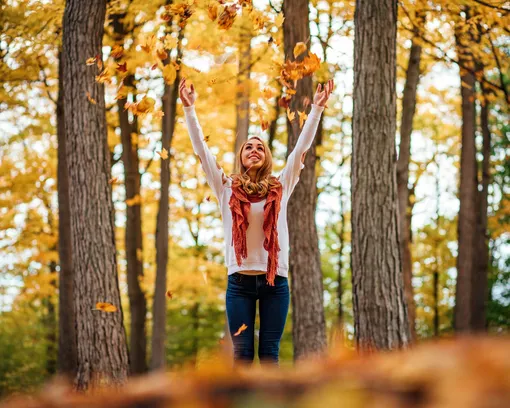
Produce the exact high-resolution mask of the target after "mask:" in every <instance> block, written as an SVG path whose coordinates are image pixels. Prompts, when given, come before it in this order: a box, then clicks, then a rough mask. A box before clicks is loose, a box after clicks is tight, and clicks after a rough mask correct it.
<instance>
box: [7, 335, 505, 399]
mask: <svg viewBox="0 0 510 408" xmlns="http://www.w3.org/2000/svg"><path fill="white" fill-rule="evenodd" d="M509 373H510V338H508V337H506V338H472V339H464V340H457V341H454V340H445V341H442V342H439V343H429V344H423V345H420V346H417V347H415V348H413V349H411V350H407V351H402V352H391V353H374V354H371V355H359V354H357V353H355V352H353V351H350V350H346V349H341V350H336V351H332V352H331V353H329V355H328V356H327V357H325V358H321V359H315V360H309V361H303V362H299V363H297V364H296V365H295V366H294V367H284V368H280V369H277V368H274V369H270V368H267V367H261V366H258V365H255V366H253V367H251V368H236V369H233V368H232V367H231V364H230V362H229V361H228V360H227V359H223V358H221V357H215V358H213V359H212V360H211V362H210V363H207V364H204V365H203V366H201V367H200V368H199V369H197V370H184V371H180V372H174V373H157V374H150V375H147V376H144V377H139V378H133V379H131V380H130V381H129V382H128V383H127V384H125V385H124V386H121V387H117V388H113V387H111V388H110V387H104V388H102V389H96V390H95V391H90V392H88V393H87V394H78V393H75V392H73V390H72V386H71V384H68V383H66V382H65V381H63V380H62V379H59V380H55V381H53V382H52V383H50V384H48V385H47V386H45V387H44V388H43V389H42V390H41V391H40V392H39V393H38V394H37V395H33V396H16V397H11V398H9V399H7V400H5V401H4V402H3V403H1V404H0V408H13V407H21V406H23V407H27V408H42V407H45V408H47V407H58V408H63V407H103V406H105V407H109V408H114V407H255V406H257V407H258V406H264V407H272V408H276V407H282V408H283V407H300V408H306V407H319V406H320V407H332V406H342V407H351V408H356V407H377V408H382V407H427V408H432V407H463V408H470V407H502V408H503V407H508V406H509V404H510V375H508V374H509Z"/></svg>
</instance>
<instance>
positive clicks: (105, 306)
mask: <svg viewBox="0 0 510 408" xmlns="http://www.w3.org/2000/svg"><path fill="white" fill-rule="evenodd" d="M93 310H101V311H102V312H108V313H112V312H116V311H117V307H116V306H114V305H112V304H111V303H106V302H97V303H96V308H95V309H93Z"/></svg>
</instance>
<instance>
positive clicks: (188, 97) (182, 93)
mask: <svg viewBox="0 0 510 408" xmlns="http://www.w3.org/2000/svg"><path fill="white" fill-rule="evenodd" d="M179 97H180V98H181V101H182V104H183V105H184V106H186V107H187V106H191V105H193V104H194V103H195V101H196V99H197V94H196V92H195V87H194V86H193V84H191V85H190V87H189V89H188V88H187V87H186V79H185V78H183V79H181V83H180V84H179Z"/></svg>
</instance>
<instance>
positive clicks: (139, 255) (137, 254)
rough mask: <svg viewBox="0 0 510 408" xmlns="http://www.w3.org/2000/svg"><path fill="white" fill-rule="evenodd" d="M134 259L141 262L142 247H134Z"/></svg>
mask: <svg viewBox="0 0 510 408" xmlns="http://www.w3.org/2000/svg"><path fill="white" fill-rule="evenodd" d="M136 259H138V261H139V262H142V260H143V251H142V248H136Z"/></svg>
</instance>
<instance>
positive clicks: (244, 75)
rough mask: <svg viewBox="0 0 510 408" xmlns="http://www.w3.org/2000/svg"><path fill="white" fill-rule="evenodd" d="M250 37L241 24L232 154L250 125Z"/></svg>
mask: <svg viewBox="0 0 510 408" xmlns="http://www.w3.org/2000/svg"><path fill="white" fill-rule="evenodd" d="M250 23H251V22H250ZM251 38H252V33H251V30H250V28H249V26H248V25H243V26H242V27H241V31H240V33H239V64H238V69H239V73H238V75H237V87H236V140H235V146H234V154H237V152H238V151H239V149H240V148H241V146H242V144H243V143H244V142H245V141H246V140H248V129H249V127H250V72H251V68H250V66H251ZM236 162H237V161H235V162H234V163H236ZM235 165H236V164H234V166H235ZM237 171H239V169H237V168H234V172H237Z"/></svg>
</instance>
